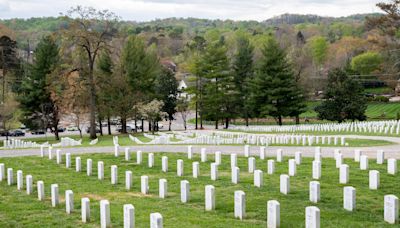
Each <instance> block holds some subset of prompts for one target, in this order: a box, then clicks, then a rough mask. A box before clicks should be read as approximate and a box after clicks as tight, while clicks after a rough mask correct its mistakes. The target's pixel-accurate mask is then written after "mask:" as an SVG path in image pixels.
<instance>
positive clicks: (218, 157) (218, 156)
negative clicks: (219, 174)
mask: <svg viewBox="0 0 400 228" xmlns="http://www.w3.org/2000/svg"><path fill="white" fill-rule="evenodd" d="M221 162H222V157H221V151H217V152H215V163H217V165H221Z"/></svg>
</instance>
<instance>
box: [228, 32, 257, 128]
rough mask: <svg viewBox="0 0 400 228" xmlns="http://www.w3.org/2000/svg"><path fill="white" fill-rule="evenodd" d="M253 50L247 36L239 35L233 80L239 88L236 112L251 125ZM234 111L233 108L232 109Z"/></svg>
mask: <svg viewBox="0 0 400 228" xmlns="http://www.w3.org/2000/svg"><path fill="white" fill-rule="evenodd" d="M253 50H254V47H253V46H252V45H251V44H250V41H249V39H248V38H247V37H238V39H237V52H236V54H235V56H234V60H233V66H232V68H233V80H234V84H235V88H236V89H237V96H236V101H235V102H236V107H235V112H237V113H238V114H239V116H240V117H243V118H245V120H246V126H248V125H249V117H250V116H251V105H250V102H249V99H250V96H249V94H250V82H251V80H253V76H254V69H253ZM232 111H233V110H232Z"/></svg>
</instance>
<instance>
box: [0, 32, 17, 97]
mask: <svg viewBox="0 0 400 228" xmlns="http://www.w3.org/2000/svg"><path fill="white" fill-rule="evenodd" d="M18 67H19V59H18V56H17V42H16V41H14V40H12V39H11V38H10V37H8V36H1V37H0V69H1V70H2V75H1V76H2V86H1V90H2V97H1V99H2V102H6V94H7V93H8V91H9V89H8V88H7V84H8V82H9V81H10V80H9V79H8V73H10V72H12V71H14V70H16V69H17V68H18Z"/></svg>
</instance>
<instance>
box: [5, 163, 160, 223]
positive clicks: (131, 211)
mask: <svg viewBox="0 0 400 228" xmlns="http://www.w3.org/2000/svg"><path fill="white" fill-rule="evenodd" d="M5 176H6V175H5V165H4V163H0V182H1V181H3V180H4V179H5ZM7 184H8V185H9V186H11V185H13V184H14V176H13V169H12V168H7ZM36 185H37V193H38V200H39V201H44V199H45V193H44V189H45V187H44V182H43V181H41V180H40V181H37V182H36ZM23 188H24V180H23V172H22V170H18V171H17V189H18V190H19V191H21V190H23ZM58 189H59V187H58V184H52V185H51V191H50V192H51V205H52V207H56V206H57V205H59V202H60V200H59V190H58ZM26 193H27V194H28V195H31V194H32V193H33V177H32V175H27V176H26ZM123 208H124V227H127V228H128V227H131V228H133V227H135V208H134V206H133V205H132V204H125V205H124V207H123ZM65 210H66V213H67V214H71V213H72V211H73V210H74V193H73V191H72V190H66V191H65ZM81 215H82V222H83V223H87V222H89V221H90V199H89V198H87V197H84V198H82V199H81ZM100 224H101V227H104V228H105V227H110V224H111V219H110V203H109V201H108V200H101V201H100ZM150 227H151V228H162V227H163V218H162V215H161V214H160V213H151V214H150Z"/></svg>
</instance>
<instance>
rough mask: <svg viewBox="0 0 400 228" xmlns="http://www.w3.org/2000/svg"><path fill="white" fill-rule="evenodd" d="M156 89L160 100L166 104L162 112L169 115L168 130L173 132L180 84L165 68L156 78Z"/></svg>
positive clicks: (172, 73)
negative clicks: (172, 125)
mask: <svg viewBox="0 0 400 228" xmlns="http://www.w3.org/2000/svg"><path fill="white" fill-rule="evenodd" d="M155 87H156V88H155V90H156V94H157V97H158V99H160V100H161V101H162V102H163V103H164V105H163V107H162V111H163V112H165V113H167V114H168V121H169V126H168V130H169V131H171V124H172V120H174V114H175V113H176V103H177V94H178V82H177V81H176V78H175V74H174V72H172V71H171V70H170V69H168V68H166V67H164V68H163V69H162V71H161V74H159V75H158V76H157V78H156V81H155Z"/></svg>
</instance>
